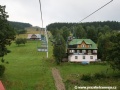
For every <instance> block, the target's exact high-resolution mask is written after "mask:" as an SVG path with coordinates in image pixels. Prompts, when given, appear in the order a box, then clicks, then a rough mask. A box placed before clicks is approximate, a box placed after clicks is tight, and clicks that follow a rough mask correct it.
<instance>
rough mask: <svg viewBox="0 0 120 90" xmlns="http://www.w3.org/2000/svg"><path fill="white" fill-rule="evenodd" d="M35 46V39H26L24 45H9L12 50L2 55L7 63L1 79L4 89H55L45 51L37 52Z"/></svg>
mask: <svg viewBox="0 0 120 90" xmlns="http://www.w3.org/2000/svg"><path fill="white" fill-rule="evenodd" d="M36 46H37V42H36V41H28V43H27V44H26V45H25V46H24V45H20V46H19V47H18V46H16V45H15V43H13V44H12V45H11V46H10V47H9V49H10V50H11V51H12V52H11V53H9V54H8V55H6V56H5V57H4V58H5V60H7V61H9V64H5V65H6V71H5V74H4V77H3V79H2V81H3V83H4V85H5V87H6V90H55V86H54V81H53V77H52V73H51V68H50V67H49V66H48V65H47V63H46V60H45V57H46V53H45V52H37V47H36ZM50 51H51V50H50Z"/></svg>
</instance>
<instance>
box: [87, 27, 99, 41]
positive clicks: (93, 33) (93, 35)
mask: <svg viewBox="0 0 120 90" xmlns="http://www.w3.org/2000/svg"><path fill="white" fill-rule="evenodd" d="M87 38H89V39H91V40H93V41H94V42H95V43H96V42H97V39H98V38H97V30H96V29H95V27H94V26H88V27H87Z"/></svg>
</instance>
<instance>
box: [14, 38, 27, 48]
mask: <svg viewBox="0 0 120 90" xmlns="http://www.w3.org/2000/svg"><path fill="white" fill-rule="evenodd" d="M26 42H27V40H26V39H25V38H17V39H16V40H15V43H16V44H17V45H18V46H19V45H20V44H24V45H25V43H26Z"/></svg>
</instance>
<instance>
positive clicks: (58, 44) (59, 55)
mask: <svg viewBox="0 0 120 90" xmlns="http://www.w3.org/2000/svg"><path fill="white" fill-rule="evenodd" d="M65 53H66V44H65V40H64V38H63V37H62V35H60V33H56V37H55V44H54V46H53V55H54V57H55V60H56V63H57V64H60V63H61V62H62V59H63V58H64V57H65Z"/></svg>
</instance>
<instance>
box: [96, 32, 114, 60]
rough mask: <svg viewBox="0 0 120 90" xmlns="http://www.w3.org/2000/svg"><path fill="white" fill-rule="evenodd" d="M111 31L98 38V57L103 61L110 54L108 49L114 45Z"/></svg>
mask: <svg viewBox="0 0 120 90" xmlns="http://www.w3.org/2000/svg"><path fill="white" fill-rule="evenodd" d="M110 37H111V33H106V34H105V35H104V34H101V36H100V37H99V38H98V43H97V44H98V58H100V59H102V60H103V61H105V60H106V57H107V55H108V49H109V48H111V47H112V42H111V41H110Z"/></svg>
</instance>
